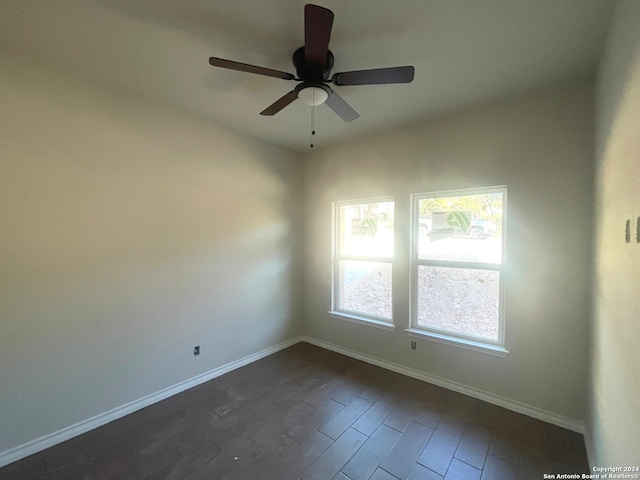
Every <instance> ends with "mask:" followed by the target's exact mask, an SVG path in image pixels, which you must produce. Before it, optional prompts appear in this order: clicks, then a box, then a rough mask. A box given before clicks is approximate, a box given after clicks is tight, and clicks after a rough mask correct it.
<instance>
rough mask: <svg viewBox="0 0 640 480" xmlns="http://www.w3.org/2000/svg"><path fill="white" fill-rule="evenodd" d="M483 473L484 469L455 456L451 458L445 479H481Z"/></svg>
mask: <svg viewBox="0 0 640 480" xmlns="http://www.w3.org/2000/svg"><path fill="white" fill-rule="evenodd" d="M481 474H482V470H479V469H477V468H475V467H472V466H471V465H469V464H467V463H464V462H461V461H460V460H458V459H457V458H454V459H453V460H451V464H450V465H449V469H448V470H447V474H446V475H445V476H444V480H480V475H481Z"/></svg>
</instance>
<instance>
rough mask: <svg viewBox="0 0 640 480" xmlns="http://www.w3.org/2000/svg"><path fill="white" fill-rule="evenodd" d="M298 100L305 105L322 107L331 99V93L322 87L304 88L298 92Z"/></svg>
mask: <svg viewBox="0 0 640 480" xmlns="http://www.w3.org/2000/svg"><path fill="white" fill-rule="evenodd" d="M298 98H299V99H300V100H302V102H303V103H305V104H307V105H309V106H311V107H315V106H317V105H322V104H323V103H324V102H325V101H326V100H327V98H329V93H328V92H327V91H326V90H325V89H324V88H321V87H304V88H302V89H300V91H298Z"/></svg>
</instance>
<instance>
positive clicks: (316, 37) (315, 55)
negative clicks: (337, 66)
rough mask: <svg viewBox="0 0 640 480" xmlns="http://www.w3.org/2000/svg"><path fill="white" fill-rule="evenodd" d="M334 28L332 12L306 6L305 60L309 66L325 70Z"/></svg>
mask: <svg viewBox="0 0 640 480" xmlns="http://www.w3.org/2000/svg"><path fill="white" fill-rule="evenodd" d="M332 26H333V12H332V11H331V10H329V9H327V8H324V7H319V6H317V5H311V4H307V5H305V6H304V58H305V60H306V62H307V65H309V66H313V67H316V68H319V69H321V70H322V69H323V68H324V64H325V62H326V61H327V52H328V51H329V39H330V38H331V27H332Z"/></svg>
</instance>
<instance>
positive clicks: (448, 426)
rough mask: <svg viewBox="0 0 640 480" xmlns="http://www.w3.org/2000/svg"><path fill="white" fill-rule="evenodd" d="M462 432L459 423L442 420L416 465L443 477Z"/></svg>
mask: <svg viewBox="0 0 640 480" xmlns="http://www.w3.org/2000/svg"><path fill="white" fill-rule="evenodd" d="M462 430H463V426H462V424H460V423H459V422H457V421H455V420H450V419H444V420H442V421H441V422H440V423H439V424H438V428H436V430H435V431H434V432H433V435H432V436H431V439H430V440H429V443H428V444H427V446H426V447H425V449H424V451H423V452H422V454H421V455H420V458H419V459H418V463H420V464H421V465H424V466H425V467H427V468H429V469H431V470H433V471H434V472H436V473H438V474H440V475H445V474H446V473H447V469H448V468H449V463H451V459H452V458H453V454H454V453H455V451H456V449H457V448H458V442H459V441H460V437H462Z"/></svg>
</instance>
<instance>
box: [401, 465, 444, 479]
mask: <svg viewBox="0 0 640 480" xmlns="http://www.w3.org/2000/svg"><path fill="white" fill-rule="evenodd" d="M408 480H442V475H438V474H437V473H436V472H434V471H433V470H429V469H428V468H427V467H424V466H422V465H420V464H419V463H416V464H415V465H414V467H413V471H412V472H411V475H409V479H408Z"/></svg>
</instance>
